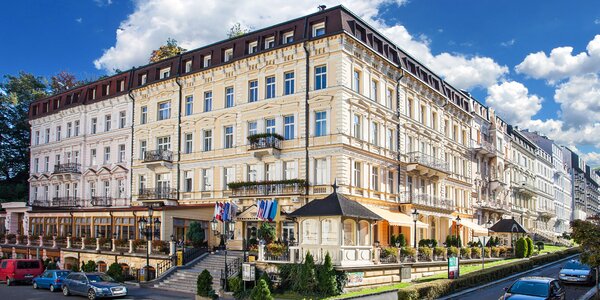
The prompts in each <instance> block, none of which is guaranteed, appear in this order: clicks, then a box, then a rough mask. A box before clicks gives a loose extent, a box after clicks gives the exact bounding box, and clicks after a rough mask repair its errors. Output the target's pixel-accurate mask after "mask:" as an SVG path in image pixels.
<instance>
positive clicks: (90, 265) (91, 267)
mask: <svg viewBox="0 0 600 300" xmlns="http://www.w3.org/2000/svg"><path fill="white" fill-rule="evenodd" d="M82 266H83V267H82V268H81V271H83V272H95V271H96V268H97V267H98V266H96V262H94V261H93V260H88V262H87V264H84V265H82Z"/></svg>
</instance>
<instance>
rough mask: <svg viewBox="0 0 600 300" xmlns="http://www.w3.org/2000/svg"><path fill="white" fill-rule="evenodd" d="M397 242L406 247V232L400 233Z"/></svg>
mask: <svg viewBox="0 0 600 300" xmlns="http://www.w3.org/2000/svg"><path fill="white" fill-rule="evenodd" d="M396 242H399V243H400V247H406V238H405V237H404V233H401V234H399V235H398V237H397V238H396ZM394 246H395V245H394Z"/></svg>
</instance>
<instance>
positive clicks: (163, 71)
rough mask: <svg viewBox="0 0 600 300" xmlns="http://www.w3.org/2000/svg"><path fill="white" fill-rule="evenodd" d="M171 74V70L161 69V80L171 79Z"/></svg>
mask: <svg viewBox="0 0 600 300" xmlns="http://www.w3.org/2000/svg"><path fill="white" fill-rule="evenodd" d="M170 74H171V68H170V67H169V68H164V69H160V77H159V79H165V78H167V77H169V75H170Z"/></svg>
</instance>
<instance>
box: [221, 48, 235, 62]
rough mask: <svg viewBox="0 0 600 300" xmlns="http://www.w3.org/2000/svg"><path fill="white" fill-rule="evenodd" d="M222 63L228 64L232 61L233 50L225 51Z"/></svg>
mask: <svg viewBox="0 0 600 300" xmlns="http://www.w3.org/2000/svg"><path fill="white" fill-rule="evenodd" d="M223 54H224V55H223V62H228V61H230V60H232V59H233V48H230V49H227V50H225V51H224V53H223Z"/></svg>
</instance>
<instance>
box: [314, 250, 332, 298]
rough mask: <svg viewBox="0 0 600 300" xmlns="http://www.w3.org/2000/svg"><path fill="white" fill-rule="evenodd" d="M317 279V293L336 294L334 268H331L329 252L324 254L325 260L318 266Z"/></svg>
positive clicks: (324, 294) (323, 294)
mask: <svg viewBox="0 0 600 300" xmlns="http://www.w3.org/2000/svg"><path fill="white" fill-rule="evenodd" d="M317 281H318V283H319V293H320V294H321V295H322V296H334V295H336V294H337V283H336V280H335V270H334V269H333V263H332V262H331V256H330V255H329V252H327V254H326V255H325V261H324V262H323V265H322V266H320V268H319V272H318V274H317Z"/></svg>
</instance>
